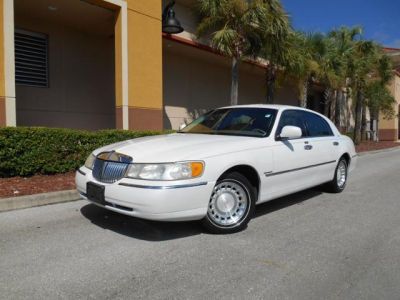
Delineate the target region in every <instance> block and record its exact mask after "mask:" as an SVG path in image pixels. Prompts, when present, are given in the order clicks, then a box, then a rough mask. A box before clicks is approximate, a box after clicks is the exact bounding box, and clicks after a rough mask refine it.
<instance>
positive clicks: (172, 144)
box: [94, 133, 264, 163]
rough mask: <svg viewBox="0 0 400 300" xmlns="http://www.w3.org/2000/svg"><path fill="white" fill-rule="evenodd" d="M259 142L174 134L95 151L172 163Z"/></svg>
mask: <svg viewBox="0 0 400 300" xmlns="http://www.w3.org/2000/svg"><path fill="white" fill-rule="evenodd" d="M263 140H264V139H263ZM259 141H260V138H254V137H242V136H227V135H209V134H185V133H174V134H168V135H158V136H148V137H143V138H136V139H132V140H127V141H124V142H120V143H116V144H112V145H108V146H105V147H102V148H99V149H97V150H96V151H95V152H94V154H95V155H97V154H99V153H101V152H106V151H115V152H118V153H121V154H125V155H129V156H131V157H132V158H133V161H134V162H143V163H145V162H175V161H182V160H192V159H193V160H197V159H204V158H206V157H210V156H216V155H221V154H224V153H232V152H236V151H243V150H246V149H251V148H254V147H255V146H256V144H257V142H259Z"/></svg>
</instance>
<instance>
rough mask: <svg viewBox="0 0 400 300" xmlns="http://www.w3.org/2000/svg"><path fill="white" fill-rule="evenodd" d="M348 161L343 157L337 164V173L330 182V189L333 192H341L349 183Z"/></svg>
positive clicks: (328, 185)
mask: <svg viewBox="0 0 400 300" xmlns="http://www.w3.org/2000/svg"><path fill="white" fill-rule="evenodd" d="M347 168H348V166H347V161H346V159H345V158H343V157H342V158H341V159H340V160H339V162H338V164H337V166H336V170H335V175H334V177H333V179H332V181H331V182H328V184H327V188H328V191H330V192H332V193H341V192H343V190H344V188H345V187H346V183H347V172H348V170H347Z"/></svg>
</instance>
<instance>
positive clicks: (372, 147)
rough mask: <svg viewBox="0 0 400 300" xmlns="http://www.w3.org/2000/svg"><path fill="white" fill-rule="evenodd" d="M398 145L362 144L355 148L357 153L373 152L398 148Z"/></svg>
mask: <svg viewBox="0 0 400 300" xmlns="http://www.w3.org/2000/svg"><path fill="white" fill-rule="evenodd" d="M399 146H400V143H396V142H378V143H377V142H372V141H367V142H362V143H361V144H360V145H358V146H356V150H357V152H365V151H374V150H381V149H386V148H393V147H399Z"/></svg>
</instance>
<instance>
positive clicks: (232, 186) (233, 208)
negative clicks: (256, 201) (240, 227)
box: [207, 180, 249, 227]
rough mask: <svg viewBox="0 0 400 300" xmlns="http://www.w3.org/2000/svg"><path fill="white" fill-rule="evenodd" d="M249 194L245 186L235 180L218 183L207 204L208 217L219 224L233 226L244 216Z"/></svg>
mask: <svg viewBox="0 0 400 300" xmlns="http://www.w3.org/2000/svg"><path fill="white" fill-rule="evenodd" d="M248 206H249V195H248V192H247V190H246V188H245V187H243V186H242V185H241V184H240V183H238V182H236V181H231V180H226V181H222V182H220V183H218V184H217V185H216V186H215V187H214V190H213V192H212V194H211V198H210V202H209V204H208V211H207V214H208V217H209V218H210V220H211V221H212V222H214V223H215V224H217V225H219V226H225V227H226V226H233V225H236V224H238V223H240V222H241V221H242V220H243V219H244V218H245V216H246V213H247V210H248Z"/></svg>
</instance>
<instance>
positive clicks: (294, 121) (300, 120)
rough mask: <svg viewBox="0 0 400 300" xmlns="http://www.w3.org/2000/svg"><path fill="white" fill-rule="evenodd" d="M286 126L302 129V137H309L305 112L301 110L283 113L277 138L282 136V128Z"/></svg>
mask: <svg viewBox="0 0 400 300" xmlns="http://www.w3.org/2000/svg"><path fill="white" fill-rule="evenodd" d="M285 126H296V127H300V129H301V132H302V136H303V137H305V136H307V130H306V126H305V116H304V112H303V111H301V110H285V111H284V112H282V115H281V118H280V120H279V125H278V128H277V130H276V136H279V135H280V134H281V131H282V128H283V127H285Z"/></svg>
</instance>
